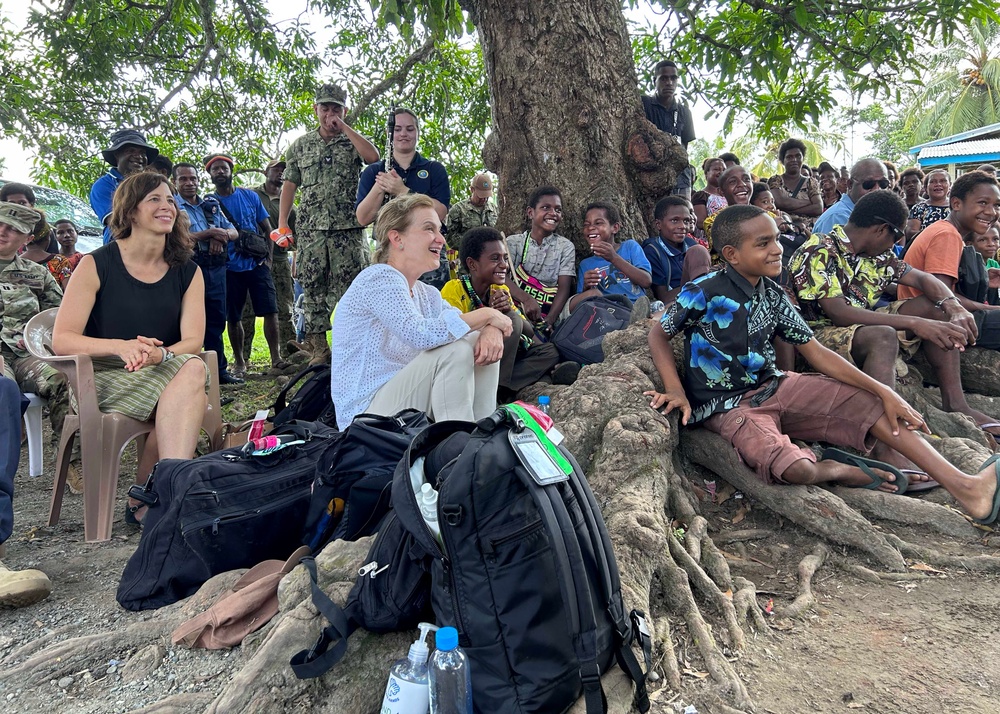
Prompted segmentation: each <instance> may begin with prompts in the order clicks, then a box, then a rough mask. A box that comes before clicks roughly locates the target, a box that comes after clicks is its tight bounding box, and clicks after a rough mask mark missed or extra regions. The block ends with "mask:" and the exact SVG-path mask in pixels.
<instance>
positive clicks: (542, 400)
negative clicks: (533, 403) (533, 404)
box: [538, 394, 552, 404]
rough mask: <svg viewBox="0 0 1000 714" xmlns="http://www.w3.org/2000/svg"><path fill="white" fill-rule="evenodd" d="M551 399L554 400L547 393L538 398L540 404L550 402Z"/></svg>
mask: <svg viewBox="0 0 1000 714" xmlns="http://www.w3.org/2000/svg"><path fill="white" fill-rule="evenodd" d="M551 401H552V400H551V399H550V398H549V396H548V395H547V394H543V395H542V396H540V397H539V398H538V403H539V404H548V403H549V402H551Z"/></svg>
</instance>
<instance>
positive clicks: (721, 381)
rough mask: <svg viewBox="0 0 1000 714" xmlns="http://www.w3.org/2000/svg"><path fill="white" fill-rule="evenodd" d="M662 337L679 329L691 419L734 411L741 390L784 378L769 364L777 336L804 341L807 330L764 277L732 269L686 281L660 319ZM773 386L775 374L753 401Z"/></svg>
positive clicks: (768, 393) (762, 398)
mask: <svg viewBox="0 0 1000 714" xmlns="http://www.w3.org/2000/svg"><path fill="white" fill-rule="evenodd" d="M660 326H661V327H662V328H663V331H664V332H665V333H666V334H667V336H668V337H673V336H674V335H677V334H678V333H681V332H683V333H684V337H685V340H684V361H685V365H686V366H685V370H684V382H683V383H684V391H685V392H686V394H687V398H688V401H689V402H690V403H691V420H690V423H698V422H701V421H704V420H705V419H707V418H708V417H710V416H712V415H713V414H716V413H720V412H727V411H729V410H730V409H735V408H736V407H737V406H738V405H739V403H740V400H741V399H742V398H743V395H744V394H746V393H747V392H749V391H751V390H753V389H756V388H757V387H759V386H761V385H762V384H763V383H764V382H766V381H767V380H768V379H771V378H772V377H776V378H780V377H783V376H784V373H783V372H781V371H780V370H779V369H778V368H777V367H775V364H774V347H772V345H771V340H772V339H773V338H774V336H775V335H777V336H778V337H781V338H782V339H783V340H784V341H785V342H789V343H791V344H794V345H804V344H805V343H807V342H809V340H811V339H812V337H813V332H812V330H811V329H810V328H809V325H807V324H806V322H805V320H803V319H802V316H801V315H799V313H798V311H797V310H796V309H795V307H793V306H792V304H791V303H790V302H789V301H788V297H787V296H786V295H785V292H784V291H783V290H782V289H781V288H780V287H779V286H778V284H777V283H775V282H774V281H773V280H770V279H768V278H763V277H762V278H761V279H760V280H759V281H758V282H757V285H756V287H755V286H753V285H751V284H750V283H749V282H748V281H747V279H746V278H744V277H743V276H742V275H740V274H739V273H738V272H736V271H735V270H733V269H732V268H723V269H722V270H719V271H716V272H714V273H709V274H708V275H705V276H704V277H701V278H699V279H698V280H695V281H693V282H690V283H688V284H686V285H685V286H684V287H683V288H681V291H680V293H679V294H678V296H677V300H676V302H674V303H673V304H672V305H671V306H670V308H669V309H668V310H667V311H666V312H665V313H664V314H663V317H662V318H661V319H660ZM777 388H778V379H774V380H772V382H771V384H770V385H769V388H768V389H765V390H763V391H761V392H760V393H758V394H757V395H755V396H754V401H755V406H756V405H757V404H759V403H763V402H764V401H765V400H766V399H767V398H768V397H770V396H771V395H772V394H774V392H775V391H776V390H777Z"/></svg>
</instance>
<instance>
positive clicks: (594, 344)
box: [549, 295, 632, 364]
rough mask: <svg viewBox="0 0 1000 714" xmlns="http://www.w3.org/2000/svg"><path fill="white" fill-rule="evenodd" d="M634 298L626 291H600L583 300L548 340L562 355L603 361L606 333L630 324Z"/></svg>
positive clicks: (582, 361) (583, 360) (586, 361)
mask: <svg viewBox="0 0 1000 714" xmlns="http://www.w3.org/2000/svg"><path fill="white" fill-rule="evenodd" d="M631 316H632V301H631V300H629V299H628V298H627V297H625V296H624V295H601V296H598V297H592V298H588V299H587V300H584V301H583V302H581V303H580V304H579V305H577V306H576V308H575V309H574V310H573V314H572V315H570V316H569V317H568V318H566V319H565V320H564V321H563V323H562V324H561V325H559V327H557V328H556V331H555V332H554V333H553V334H552V339H551V340H549V342H551V343H552V344H554V345H555V346H556V347H557V348H558V349H559V354H561V355H562V357H563V359H566V360H569V361H571V362H579V363H580V364H596V363H598V362H603V361H604V349H603V348H602V347H601V343H603V342H604V336H605V335H606V334H608V333H609V332H614V331H615V330H622V329H624V328H626V327H628V323H629V318H630V317H631Z"/></svg>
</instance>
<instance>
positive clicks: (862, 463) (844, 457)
mask: <svg viewBox="0 0 1000 714" xmlns="http://www.w3.org/2000/svg"><path fill="white" fill-rule="evenodd" d="M820 460H821V461H836V462H837V463H841V464H847V465H848V466H856V467H857V468H859V469H861V470H862V471H864V473H865V475H866V476H868V477H870V478H871V480H872V482H871V483H870V484H868V485H866V486H858V487H857V488H864V489H868V490H870V491H874V490H875V489H877V488H878V487H879V486H881V485H882V484H883V483H888V484H891V485H893V486H895V487H896V490H895V491H894V492H887V493H895V494H896V495H898V496H902V495H903V494H904V493H906V491H907V489H908V488H909V487H910V479H909V478H907V476H906V474H904V473H903V472H902V471H900V470H899V469H897V468H896V467H895V466H893V465H891V464H887V463H885V462H884V461H877V460H876V459H869V458H868V457H866V456H860V455H859V454H852V453H850V452H849V451H844V450H843V449H834V448H832V447H828V448H826V449H823V453H822V454H820ZM872 469H881V470H882V471H888V472H889V473H891V474H892V475H893V476H895V477H896V480H895V481H888V480H886V479H884V478H882V477H881V476H879V475H878V474H877V473H875V472H874V471H873V470H872ZM998 478H1000V477H998Z"/></svg>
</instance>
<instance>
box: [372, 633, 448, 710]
mask: <svg viewBox="0 0 1000 714" xmlns="http://www.w3.org/2000/svg"><path fill="white" fill-rule="evenodd" d="M419 627H420V636H419V637H418V638H417V639H416V640H415V641H414V643H413V644H412V645H410V652H409V654H408V655H407V656H406V657H405V658H404V659H401V660H399V661H398V662H396V664H394V665H392V668H391V669H390V670H389V681H388V682H386V685H385V695H384V696H383V697H382V707H381V708H380V709H379V714H427V706H428V703H429V701H430V694H429V683H428V679H427V655H428V653H429V652H430V648H429V647H428V646H427V643H426V642H425V641H424V640H425V638H426V637H427V633H428V632H430V631H431V630H436V629H437V627H436V626H434V625H432V624H430V623H428V622H421V623H420V625H419Z"/></svg>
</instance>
